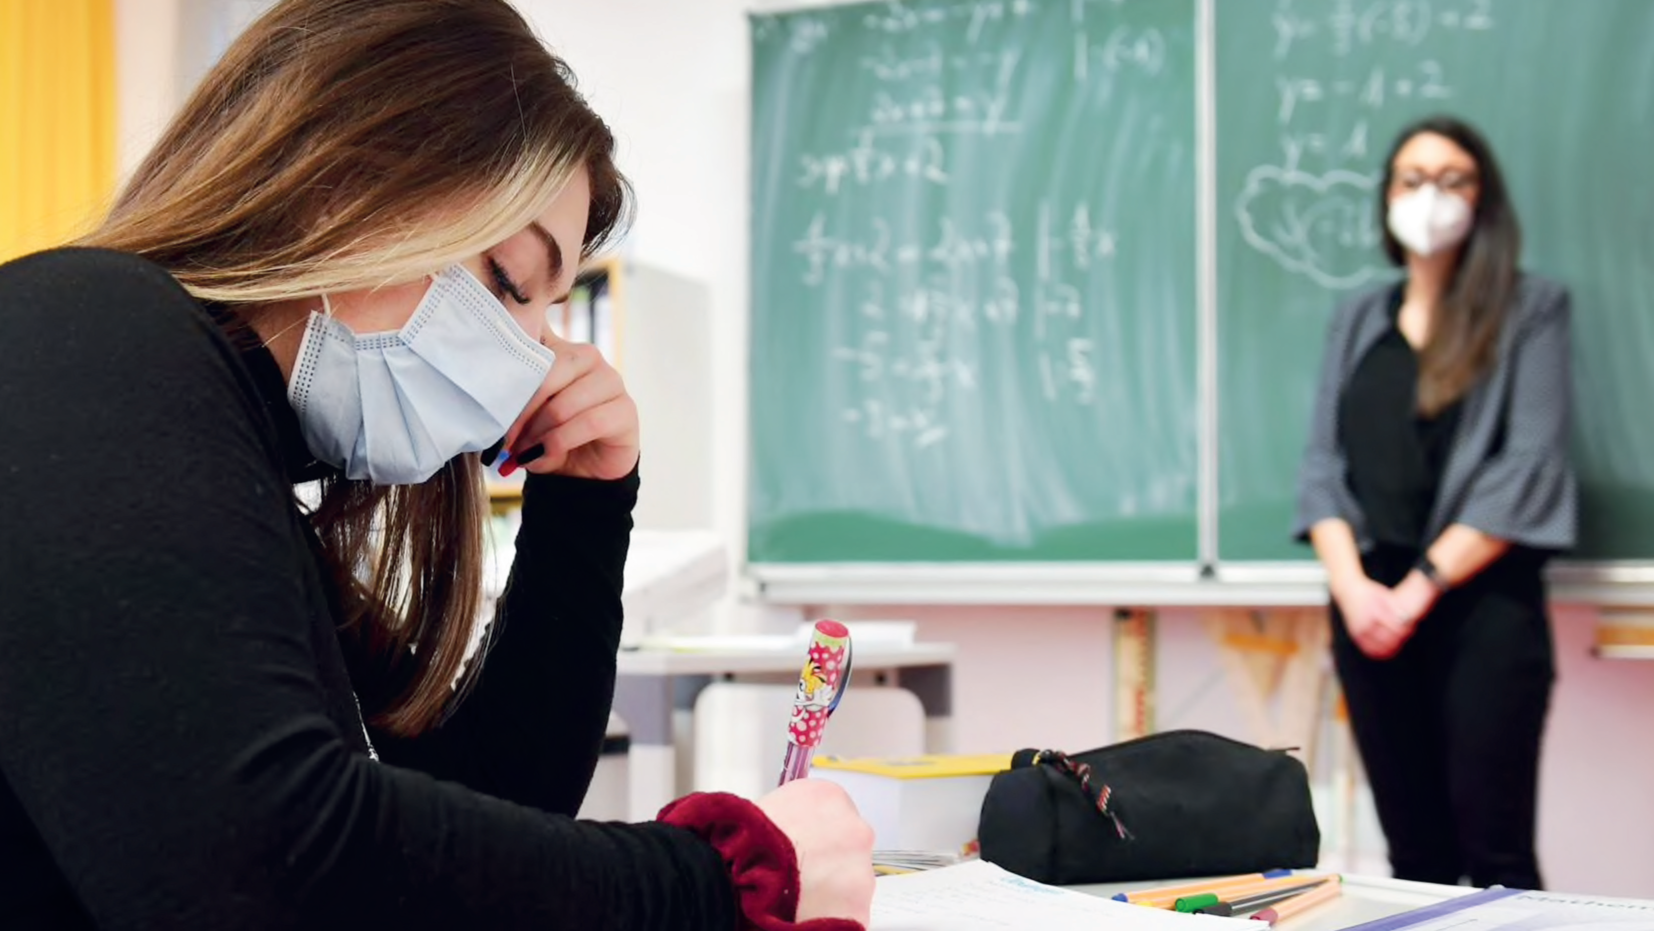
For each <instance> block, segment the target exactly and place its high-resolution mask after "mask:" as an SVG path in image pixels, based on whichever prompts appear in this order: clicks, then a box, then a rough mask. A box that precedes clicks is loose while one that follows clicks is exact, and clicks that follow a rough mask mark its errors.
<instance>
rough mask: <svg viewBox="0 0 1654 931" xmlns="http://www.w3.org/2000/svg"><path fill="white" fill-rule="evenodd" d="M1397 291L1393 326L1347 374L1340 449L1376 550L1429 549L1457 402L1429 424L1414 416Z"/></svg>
mask: <svg viewBox="0 0 1654 931" xmlns="http://www.w3.org/2000/svg"><path fill="white" fill-rule="evenodd" d="M1401 297H1402V292H1401V287H1400V286H1399V285H1398V286H1397V287H1396V289H1395V293H1394V296H1393V297H1392V298H1391V300H1390V327H1389V329H1387V330H1385V331H1384V333H1383V335H1381V336H1380V337H1378V340H1377V341H1376V342H1374V343H1373V344H1372V346H1371V347H1370V348H1369V349H1368V350H1367V354H1366V355H1365V356H1363V357H1362V359H1361V361H1360V362H1358V363H1357V364H1356V366H1355V371H1354V372H1352V373H1351V374H1350V380H1349V383H1348V384H1346V385H1345V386H1344V393H1343V395H1342V396H1341V397H1340V398H1339V399H1338V442H1339V443H1340V444H1341V445H1342V446H1343V448H1344V456H1345V459H1346V460H1348V462H1349V472H1348V477H1347V482H1348V485H1349V489H1350V494H1351V495H1353V496H1354V498H1355V503H1356V505H1357V506H1358V507H1360V508H1361V512H1362V515H1363V516H1364V517H1365V518H1366V526H1367V532H1368V534H1369V535H1371V536H1372V538H1373V541H1374V542H1376V543H1381V544H1385V545H1388V546H1394V547H1400V548H1403V549H1407V550H1411V551H1414V552H1421V551H1423V550H1424V549H1426V548H1428V546H1429V544H1430V542H1431V541H1429V540H1427V539H1425V530H1426V528H1427V527H1428V526H1429V522H1430V512H1431V511H1433V510H1434V509H1435V507H1436V496H1437V493H1438V492H1439V491H1440V490H1441V480H1442V473H1443V472H1444V471H1445V470H1446V468H1447V454H1448V452H1449V451H1450V450H1451V448H1452V444H1453V431H1454V430H1455V429H1456V428H1457V427H1458V423H1459V412H1460V409H1461V407H1462V404H1461V403H1460V402H1454V403H1453V404H1451V405H1449V406H1448V407H1447V408H1446V409H1445V410H1443V411H1441V412H1440V413H1439V414H1437V415H1436V416H1434V417H1424V416H1422V415H1420V414H1419V413H1418V380H1419V361H1418V353H1417V352H1416V351H1414V349H1413V347H1412V346H1411V345H1410V344H1409V343H1408V342H1407V337H1406V336H1404V335H1403V334H1402V332H1401V329H1400V325H1399V319H1400V314H1401Z"/></svg>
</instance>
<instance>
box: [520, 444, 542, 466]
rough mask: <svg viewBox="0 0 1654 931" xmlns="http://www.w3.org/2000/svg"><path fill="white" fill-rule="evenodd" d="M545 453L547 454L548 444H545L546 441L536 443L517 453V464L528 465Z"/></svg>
mask: <svg viewBox="0 0 1654 931" xmlns="http://www.w3.org/2000/svg"><path fill="white" fill-rule="evenodd" d="M545 454H546V444H544V443H535V444H534V445H533V446H530V447H529V448H527V449H525V450H523V451H522V452H520V453H518V454H517V456H516V458H517V464H518V465H528V464H529V463H531V462H533V461H534V460H536V459H538V458H540V457H541V456H544V455H545Z"/></svg>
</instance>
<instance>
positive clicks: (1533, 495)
mask: <svg viewBox="0 0 1654 931" xmlns="http://www.w3.org/2000/svg"><path fill="white" fill-rule="evenodd" d="M1379 197H1380V199H1379V214H1380V218H1381V222H1382V223H1383V227H1384V231H1385V232H1384V249H1385V252H1386V254H1387V255H1388V256H1389V257H1390V259H1391V261H1392V262H1394V263H1395V264H1396V265H1398V266H1400V267H1402V268H1403V269H1405V272H1406V274H1405V277H1404V278H1403V279H1402V280H1401V281H1400V282H1398V283H1395V284H1391V285H1385V286H1382V287H1379V288H1376V289H1374V290H1371V291H1369V292H1367V293H1364V294H1360V295H1357V296H1356V297H1355V298H1354V299H1352V300H1350V301H1348V302H1347V303H1345V304H1344V305H1343V306H1342V307H1341V308H1340V309H1339V311H1338V313H1337V316H1336V317H1335V318H1334V320H1333V322H1332V325H1331V327H1330V331H1329V334H1328V338H1327V347H1326V356H1325V358H1324V360H1323V363H1322V375H1321V381H1320V386H1319V393H1318V396H1317V398H1316V404H1315V413H1314V420H1313V422H1312V423H1311V425H1310V431H1309V434H1310V435H1309V444H1308V448H1307V449H1306V451H1305V454H1304V461H1303V468H1302V471H1301V474H1300V477H1299V485H1298V508H1297V529H1296V533H1297V535H1298V537H1299V539H1301V540H1302V539H1308V540H1309V541H1310V542H1312V543H1313V545H1314V547H1315V552H1316V556H1317V557H1318V558H1319V559H1320V561H1321V563H1322V565H1323V566H1324V567H1325V568H1326V571H1327V576H1328V580H1329V583H1330V586H1331V591H1332V605H1331V613H1332V621H1333V658H1334V661H1335V664H1336V666H1337V670H1338V676H1339V679H1340V681H1341V682H1342V685H1343V689H1344V695H1345V700H1346V702H1347V703H1348V706H1349V712H1350V722H1351V725H1352V728H1353V730H1354V732H1355V739H1356V742H1357V744H1358V745H1359V747H1360V750H1361V756H1362V760H1363V763H1364V765H1365V767H1366V770H1367V774H1368V778H1369V780H1370V782H1371V784H1372V789H1373V796H1374V800H1375V802H1376V804H1377V808H1378V816H1379V820H1380V822H1381V823H1382V824H1383V827H1384V833H1385V837H1386V839H1387V840H1388V842H1389V848H1390V862H1391V865H1392V867H1393V869H1394V872H1395V875H1396V876H1397V877H1399V878H1404V879H1415V880H1423V881H1429V882H1440V883H1457V882H1459V881H1460V880H1461V878H1463V877H1466V876H1468V877H1469V879H1470V881H1471V882H1472V883H1473V884H1475V885H1477V886H1486V885H1491V884H1494V883H1501V884H1504V885H1506V886H1513V887H1517V888H1528V889H1537V888H1540V887H1541V885H1542V882H1541V878H1540V872H1539V865H1538V860H1537V857H1536V856H1535V853H1534V815H1535V808H1536V798H1537V794H1538V792H1537V790H1538V775H1539V752H1540V741H1541V737H1542V734H1543V731H1544V725H1545V716H1546V712H1547V709H1548V707H1549V703H1550V694H1551V687H1552V682H1553V680H1554V678H1555V668H1554V662H1553V655H1552V643H1551V632H1550V621H1549V617H1548V615H1547V611H1546V593H1545V582H1544V577H1543V569H1544V565H1545V562H1546V561H1547V559H1548V558H1549V556H1550V555H1551V554H1552V553H1555V552H1557V551H1560V550H1565V549H1568V548H1569V547H1571V546H1572V545H1573V543H1574V536H1575V524H1576V514H1577V492H1576V489H1575V482H1574V476H1573V472H1572V468H1571V466H1570V465H1569V462H1568V453H1567V449H1568V435H1569V415H1570V412H1569V407H1570V401H1569V396H1570V388H1571V379H1570V372H1569V298H1568V294H1567V291H1566V290H1565V289H1564V288H1562V287H1561V286H1560V285H1558V284H1555V283H1553V282H1550V281H1546V280H1544V279H1542V278H1539V277H1537V276H1534V275H1529V274H1525V273H1523V272H1522V271H1521V270H1520V269H1519V267H1518V262H1519V258H1520V254H1521V232H1520V227H1519V225H1518V223H1517V218H1516V212H1515V210H1514V208H1513V207H1512V205H1511V203H1510V200H1509V198H1508V195H1507V193H1506V190H1505V184H1504V180H1503V178H1502V176H1501V174H1500V171H1499V166H1498V163H1497V162H1496V161H1495V159H1494V156H1493V152H1492V150H1491V149H1490V148H1489V146H1488V144H1487V142H1486V141H1485V140H1484V139H1483V138H1482V136H1481V135H1480V134H1479V133H1478V132H1477V131H1476V130H1475V129H1474V128H1472V127H1470V126H1468V125H1466V124H1465V123H1463V122H1461V121H1459V120H1457V119H1454V118H1451V117H1432V118H1429V119H1425V120H1422V121H1420V122H1418V123H1415V124H1413V125H1412V126H1409V127H1408V128H1406V129H1405V130H1403V131H1402V132H1401V134H1400V135H1399V136H1398V137H1397V139H1396V141H1395V144H1394V145H1393V147H1392V148H1391V150H1390V155H1389V158H1388V160H1387V161H1386V162H1385V166H1384V176H1383V183H1382V186H1381V188H1380V191H1379Z"/></svg>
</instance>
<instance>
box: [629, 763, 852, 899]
mask: <svg viewBox="0 0 1654 931" xmlns="http://www.w3.org/2000/svg"><path fill="white" fill-rule="evenodd" d="M656 820H657V821H661V822H664V823H666V824H670V825H673V826H675V827H680V828H684V829H685V830H687V831H689V832H691V833H693V834H695V835H697V836H699V837H700V838H701V839H702V840H705V841H706V842H707V843H709V844H711V845H712V847H713V849H715V850H717V851H718V854H719V856H721V857H723V858H724V863H725V864H726V865H727V866H728V867H729V875H730V879H731V880H732V881H733V882H734V884H735V900H736V902H737V904H738V906H739V907H740V909H741V915H742V921H741V925H740V931H865V929H864V928H863V927H862V924H861V922H859V921H851V920H850V919H848V918H812V919H810V920H809V921H802V922H801V921H797V920H796V919H797V917H798V885H799V879H798V854H797V853H796V852H795V851H794V850H793V843H792V841H791V840H789V839H788V838H787V835H785V834H783V833H781V829H780V828H778V827H776V826H775V822H773V821H771V820H770V819H769V816H768V815H765V814H764V812H763V811H762V810H761V809H759V807H758V806H757V805H754V804H753V803H751V802H749V801H747V800H746V799H744V798H741V797H740V796H738V795H730V794H728V793H726V792H699V793H696V794H694V795H686V796H684V797H683V798H680V799H678V800H677V801H675V802H673V803H672V804H670V805H667V806H666V807H665V808H663V809H661V812H660V814H659V815H658V816H657V817H656Z"/></svg>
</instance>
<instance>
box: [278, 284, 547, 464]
mask: <svg viewBox="0 0 1654 931" xmlns="http://www.w3.org/2000/svg"><path fill="white" fill-rule="evenodd" d="M323 301H324V304H326V299H325V298H324V299H323ZM327 310H328V312H327V313H326V314H320V313H312V314H311V315H310V320H309V322H308V323H306V325H305V329H304V341H303V343H301V344H300V346H299V357H298V362H297V363H296V364H295V365H294V367H293V377H292V380H291V381H290V382H289V384H288V386H287V397H288V400H289V401H291V402H292V405H293V410H294V411H295V412H297V413H298V416H299V426H300V427H301V428H302V429H303V431H304V439H305V443H306V444H307V445H308V446H309V447H310V452H311V454H312V455H314V456H315V457H316V458H317V459H319V460H321V461H323V462H326V463H330V464H332V465H334V466H338V467H339V468H342V469H344V472H345V475H346V476H347V477H349V478H352V479H367V480H368V481H371V482H373V483H374V484H376V485H413V484H417V483H419V482H423V481H425V480H426V479H428V478H430V477H431V476H432V475H435V474H436V473H437V470H439V469H441V468H442V466H443V465H444V464H445V463H447V462H448V460H450V459H452V458H454V457H455V456H458V455H459V454H461V453H466V452H477V451H480V450H483V449H486V448H488V447H489V446H490V445H492V444H493V443H494V442H495V441H497V440H499V439H500V437H502V436H504V435H505V432H506V430H507V429H509V428H510V426H511V424H512V422H513V421H515V420H516V419H517V415H518V414H521V413H522V411H523V408H524V407H526V406H527V405H528V402H529V401H530V400H531V399H532V398H533V397H534V392H535V391H537V390H539V387H540V385H541V383H542V382H543V381H544V380H545V377H546V372H547V371H549V370H550V369H551V364H552V362H553V361H554V360H555V358H556V356H554V355H553V354H552V352H551V350H549V349H547V348H545V347H544V346H541V345H540V344H539V343H537V342H535V341H534V339H533V338H532V337H530V336H529V335H528V334H527V333H525V332H523V329H522V327H520V326H518V325H517V322H516V321H515V320H513V319H512V318H511V314H510V312H508V311H507V310H506V309H505V306H504V305H503V304H501V303H500V301H499V299H498V298H496V297H494V295H493V294H491V293H490V292H489V290H488V289H487V288H486V287H484V286H483V284H482V282H480V281H478V280H477V279H476V278H475V277H474V276H473V275H472V274H471V273H470V272H468V271H466V270H465V269H464V268H463V267H461V266H458V265H455V266H452V267H450V268H447V269H444V270H443V271H441V272H439V273H438V274H436V275H435V276H433V279H432V281H431V287H430V289H429V290H427V291H426V292H425V297H424V298H423V299H421V300H420V302H419V307H418V308H417V309H415V310H414V314H413V317H411V318H410V319H409V320H408V322H407V324H405V325H404V326H403V327H402V329H400V330H396V331H394V332H390V333H368V334H361V335H358V334H355V333H352V332H351V330H350V328H349V327H347V326H345V325H344V324H343V323H341V322H339V321H338V320H337V319H336V318H334V317H333V315H332V306H331V305H330V304H329V305H327Z"/></svg>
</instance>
